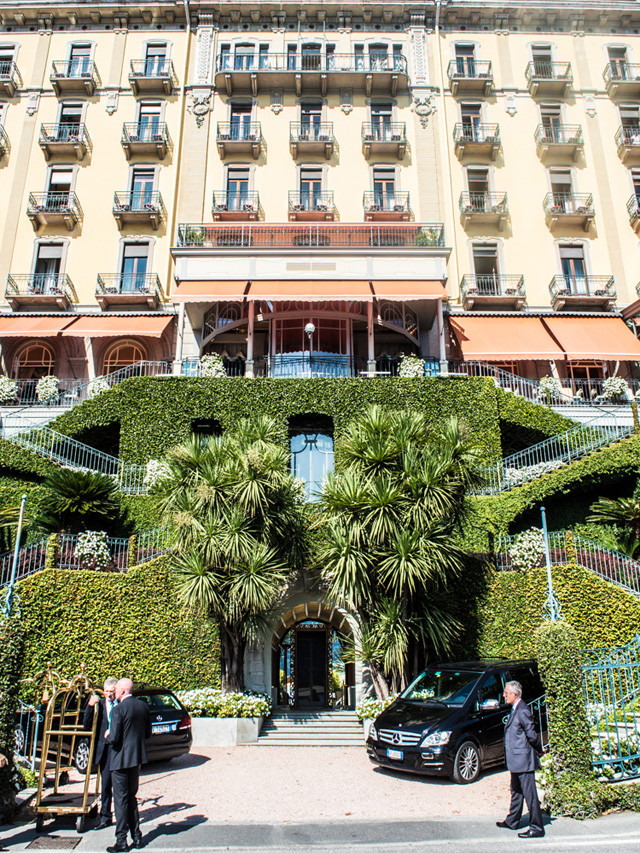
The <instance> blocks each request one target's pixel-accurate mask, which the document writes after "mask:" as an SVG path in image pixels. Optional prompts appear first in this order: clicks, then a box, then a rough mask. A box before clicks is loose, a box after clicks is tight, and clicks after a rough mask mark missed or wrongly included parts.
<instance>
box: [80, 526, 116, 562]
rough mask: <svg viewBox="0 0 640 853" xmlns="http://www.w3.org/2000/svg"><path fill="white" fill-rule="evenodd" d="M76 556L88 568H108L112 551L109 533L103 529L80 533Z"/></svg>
mask: <svg viewBox="0 0 640 853" xmlns="http://www.w3.org/2000/svg"><path fill="white" fill-rule="evenodd" d="M75 557H76V559H77V560H78V562H79V563H80V565H81V566H83V567H84V568H86V569H101V570H104V569H107V568H109V564H110V563H111V552H110V551H109V546H108V544H107V534H106V533H105V532H104V531H103V530H87V532H86V533H79V534H78V541H77V543H76V548H75Z"/></svg>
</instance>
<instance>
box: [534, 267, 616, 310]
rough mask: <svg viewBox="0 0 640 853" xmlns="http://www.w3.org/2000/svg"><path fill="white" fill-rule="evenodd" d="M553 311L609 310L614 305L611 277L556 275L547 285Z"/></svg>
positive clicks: (614, 293)
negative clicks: (564, 309)
mask: <svg viewBox="0 0 640 853" xmlns="http://www.w3.org/2000/svg"><path fill="white" fill-rule="evenodd" d="M549 292H550V294H551V304H552V306H553V309H554V311H561V310H562V309H563V308H569V309H570V310H573V309H576V308H586V309H591V308H603V309H605V310H610V309H611V308H613V306H614V305H615V303H616V288H615V284H614V280H613V276H606V275H584V276H571V275H556V276H554V277H553V278H552V279H551V283H550V284H549Z"/></svg>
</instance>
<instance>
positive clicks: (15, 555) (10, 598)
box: [4, 495, 27, 619]
mask: <svg viewBox="0 0 640 853" xmlns="http://www.w3.org/2000/svg"><path fill="white" fill-rule="evenodd" d="M26 503H27V496H26V495H22V500H21V501H20V515H19V517H18V529H17V531H16V547H15V548H14V549H13V565H12V567H11V580H10V581H9V589H8V591H7V598H6V601H5V606H4V615H5V618H6V619H8V618H9V616H11V608H12V606H13V598H14V591H15V586H16V575H17V574H18V554H19V553H20V537H21V535H22V521H23V519H24V508H25V504H26Z"/></svg>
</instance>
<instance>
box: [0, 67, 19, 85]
mask: <svg viewBox="0 0 640 853" xmlns="http://www.w3.org/2000/svg"><path fill="white" fill-rule="evenodd" d="M4 80H9V81H11V82H12V83H13V85H14V86H15V87H16V89H21V88H22V76H21V74H20V72H19V71H18V66H17V65H16V63H15V62H13V60H2V62H0V82H2V81H4Z"/></svg>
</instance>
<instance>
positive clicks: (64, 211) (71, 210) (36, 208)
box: [27, 192, 82, 221]
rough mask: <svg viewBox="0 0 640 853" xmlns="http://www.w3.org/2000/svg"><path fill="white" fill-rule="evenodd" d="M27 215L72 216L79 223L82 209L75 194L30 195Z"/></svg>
mask: <svg viewBox="0 0 640 853" xmlns="http://www.w3.org/2000/svg"><path fill="white" fill-rule="evenodd" d="M27 214H28V215H29V216H35V215H37V214H60V215H61V216H72V217H74V218H75V219H76V221H78V220H80V219H82V208H81V207H80V202H79V201H78V197H77V196H76V194H75V193H70V192H48V193H29V205H28V207H27Z"/></svg>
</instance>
